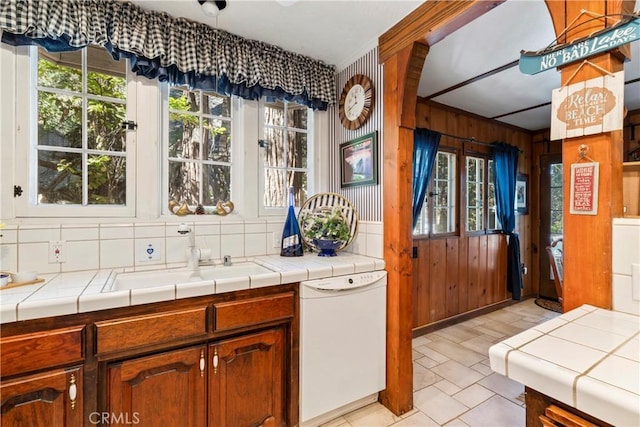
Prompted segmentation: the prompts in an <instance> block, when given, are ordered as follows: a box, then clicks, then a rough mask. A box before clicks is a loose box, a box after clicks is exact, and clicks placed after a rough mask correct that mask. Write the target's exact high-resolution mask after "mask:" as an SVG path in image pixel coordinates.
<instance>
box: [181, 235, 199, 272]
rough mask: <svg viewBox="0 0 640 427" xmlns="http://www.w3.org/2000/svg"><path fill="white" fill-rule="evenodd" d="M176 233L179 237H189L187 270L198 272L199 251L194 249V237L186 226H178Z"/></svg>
mask: <svg viewBox="0 0 640 427" xmlns="http://www.w3.org/2000/svg"><path fill="white" fill-rule="evenodd" d="M178 233H179V234H181V235H183V236H184V235H185V234H188V235H189V246H187V268H188V269H189V270H193V271H198V270H199V265H198V263H199V260H200V251H199V250H198V248H197V247H196V236H195V234H194V233H193V230H191V227H189V226H188V225H187V224H185V223H182V224H180V225H179V226H178Z"/></svg>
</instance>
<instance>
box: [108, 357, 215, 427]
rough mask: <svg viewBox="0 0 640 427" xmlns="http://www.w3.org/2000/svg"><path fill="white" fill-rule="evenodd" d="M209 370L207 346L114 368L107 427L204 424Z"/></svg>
mask: <svg viewBox="0 0 640 427" xmlns="http://www.w3.org/2000/svg"><path fill="white" fill-rule="evenodd" d="M205 365H206V347H205V346H200V347H192V348H187V349H183V350H176V351H170V352H166V353H162V354H158V355H153V356H146V357H139V358H136V359H132V360H127V361H124V362H121V363H117V364H110V365H109V366H108V368H107V375H108V378H109V388H108V391H107V401H108V405H109V408H108V413H109V416H110V417H111V419H110V420H109V421H110V423H109V425H111V426H118V425H131V424H140V425H145V426H184V427H200V426H204V425H206V415H207V413H206V376H205V374H206V369H205Z"/></svg>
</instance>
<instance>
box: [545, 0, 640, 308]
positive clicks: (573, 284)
mask: <svg viewBox="0 0 640 427" xmlns="http://www.w3.org/2000/svg"><path fill="white" fill-rule="evenodd" d="M623 3H626V2H616V1H603V0H600V1H581V2H571V1H549V0H548V1H547V6H548V8H549V12H550V14H551V16H552V19H553V22H554V27H555V30H556V34H557V35H559V34H560V32H562V31H563V30H564V28H565V26H566V25H569V24H570V23H571V21H573V20H574V19H575V18H576V17H577V16H579V15H580V14H581V12H582V11H583V10H588V11H589V12H593V13H599V14H602V15H605V14H609V15H611V14H615V13H622V11H623V10H622V9H623ZM625 6H626V7H628V5H625ZM592 19H593V18H592V17H591V16H582V17H581V18H580V19H578V20H577V21H576V24H580V23H584V22H586V21H587V20H591V21H590V22H589V23H588V24H583V25H579V26H577V27H576V26H575V24H574V27H575V30H570V31H568V32H567V36H566V37H567V41H571V40H575V39H576V38H579V37H584V36H587V35H589V34H590V33H592V32H593V31H596V30H599V29H603V28H605V24H604V22H603V21H601V20H592ZM612 23H613V21H610V22H609V24H608V25H611V24H612ZM559 42H560V43H562V42H564V40H563V39H561V40H560V41H559ZM620 56H621V55H620V51H619V50H616V51H608V52H605V53H602V54H599V55H596V56H592V57H590V58H588V59H589V61H590V62H592V63H594V64H596V65H598V66H600V67H602V68H603V69H605V70H607V71H609V72H612V73H615V72H617V71H621V70H622V69H623V64H622V61H621V59H620ZM580 64H581V62H577V63H573V64H569V65H567V66H565V67H563V68H561V73H562V84H565V83H567V82H568V81H569V79H570V78H572V80H571V82H570V83H578V82H581V81H585V80H589V79H592V78H594V77H598V76H600V75H601V73H600V71H598V70H597V69H595V68H594V67H582V68H580V69H579V67H580ZM578 69H579V71H578V72H577V73H576V70H578ZM574 73H575V76H574ZM620 125H621V127H622V124H620ZM582 144H584V145H586V146H587V147H588V149H589V151H588V156H589V157H590V158H592V159H593V160H594V161H596V162H598V163H599V168H600V174H599V189H598V212H597V215H577V214H571V213H570V212H569V206H570V183H571V164H573V163H576V162H577V161H578V159H579V156H578V148H579V147H580V146H581V145H582ZM622 149H623V140H622V130H620V131H615V132H606V133H600V134H594V135H588V136H583V137H576V138H569V139H565V140H564V141H563V143H562V161H563V174H564V191H563V196H564V207H563V209H564V234H563V236H564V241H563V245H564V290H563V295H564V298H563V309H564V311H568V310H571V309H574V308H576V307H579V306H580V305H582V304H591V305H594V306H597V307H602V308H607V309H610V308H611V279H612V277H611V275H612V260H611V256H612V243H611V234H612V221H613V218H615V217H619V216H622V151H623V150H622Z"/></svg>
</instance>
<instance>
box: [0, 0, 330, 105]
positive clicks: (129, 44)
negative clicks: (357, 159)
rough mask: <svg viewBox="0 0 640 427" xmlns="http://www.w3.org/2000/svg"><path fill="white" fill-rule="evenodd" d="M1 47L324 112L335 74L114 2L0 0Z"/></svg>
mask: <svg viewBox="0 0 640 427" xmlns="http://www.w3.org/2000/svg"><path fill="white" fill-rule="evenodd" d="M0 28H1V29H2V30H3V31H4V32H3V37H2V41H3V42H6V43H9V44H13V45H22V44H38V45H40V46H43V47H45V48H47V49H48V50H52V51H65V50H75V49H78V48H82V47H85V46H87V45H89V44H92V43H93V44H97V45H100V46H103V47H104V48H105V49H107V50H108V51H109V52H111V54H112V55H113V56H114V58H116V59H119V58H120V57H127V58H129V59H130V60H131V64H132V69H133V70H134V71H135V72H136V73H137V74H139V75H144V76H147V77H149V78H158V79H160V80H162V81H169V82H170V83H174V84H187V85H189V86H190V87H192V88H200V89H214V90H218V91H221V92H224V93H227V94H235V95H238V96H241V97H243V98H247V99H258V98H260V97H262V96H270V97H276V98H278V99H284V100H288V101H293V102H297V103H300V104H304V105H308V106H309V107H312V108H314V109H321V110H325V109H326V108H327V106H328V105H330V104H335V67H334V66H331V65H327V64H325V63H323V62H322V61H318V60H315V59H312V58H309V57H306V56H303V55H300V54H296V53H292V52H288V51H285V50H284V49H281V48H279V47H277V46H274V45H270V44H267V43H263V42H260V41H256V40H248V39H245V38H242V37H240V36H237V35H234V34H231V33H228V32H226V31H223V30H219V29H214V28H211V27H209V26H207V25H205V24H201V23H197V22H193V21H189V20H187V19H184V18H173V17H171V16H169V15H167V14H166V13H160V12H154V11H149V10H145V9H142V8H140V7H138V6H135V5H133V4H131V3H128V2H117V1H115V0H56V1H53V0H2V2H0Z"/></svg>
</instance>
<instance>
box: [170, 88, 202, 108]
mask: <svg viewBox="0 0 640 427" xmlns="http://www.w3.org/2000/svg"><path fill="white" fill-rule="evenodd" d="M169 109H170V110H176V111H194V112H196V111H198V110H199V107H198V93H197V92H189V90H187V89H184V88H180V87H172V88H170V89H169Z"/></svg>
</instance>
